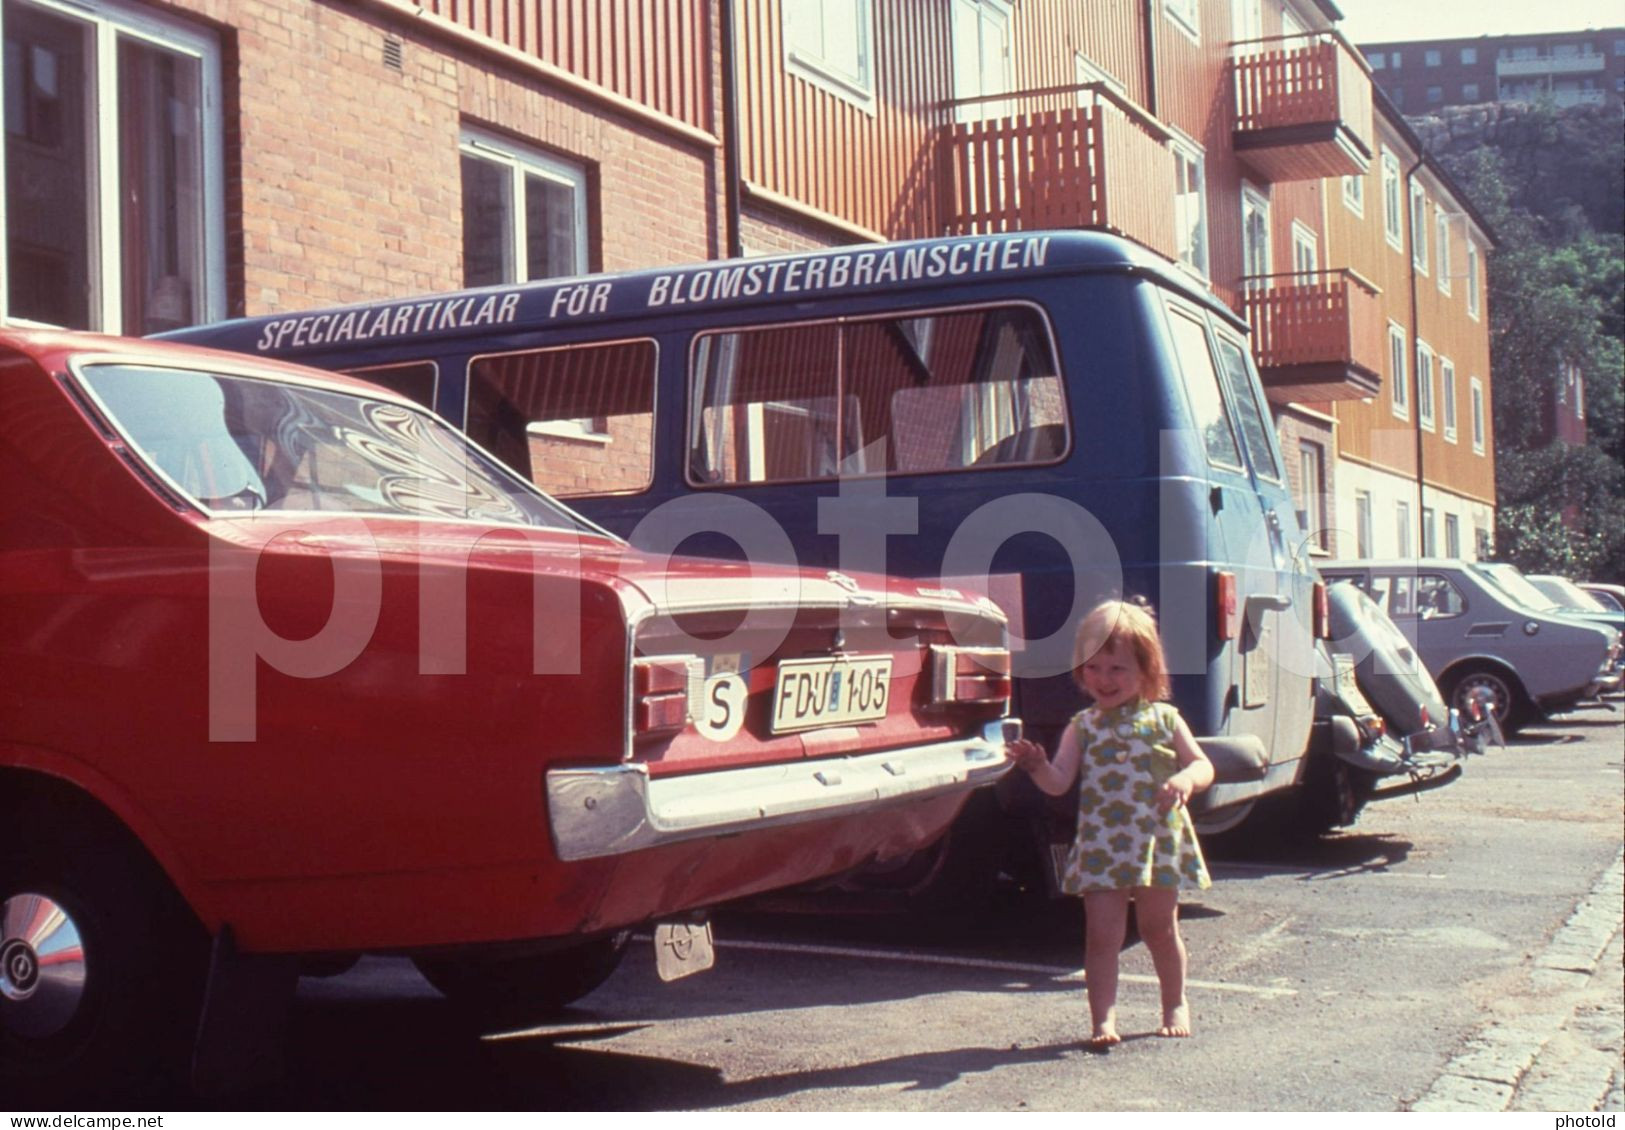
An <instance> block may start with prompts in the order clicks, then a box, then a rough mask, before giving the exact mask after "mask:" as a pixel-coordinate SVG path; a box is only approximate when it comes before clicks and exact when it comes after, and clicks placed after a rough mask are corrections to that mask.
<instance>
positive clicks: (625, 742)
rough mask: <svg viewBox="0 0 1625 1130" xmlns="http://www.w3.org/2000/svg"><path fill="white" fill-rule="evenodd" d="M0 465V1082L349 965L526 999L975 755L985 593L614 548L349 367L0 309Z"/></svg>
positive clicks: (923, 809)
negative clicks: (413, 973)
mask: <svg viewBox="0 0 1625 1130" xmlns="http://www.w3.org/2000/svg"><path fill="white" fill-rule="evenodd" d="M0 484H3V487H4V489H3V490H0V687H3V688H4V689H3V691H0V694H3V698H0V703H3V713H0V1043H3V1046H0V1053H3V1054H0V1063H3V1065H4V1066H3V1067H0V1073H3V1074H5V1075H6V1076H7V1077H8V1078H16V1077H22V1078H52V1077H57V1078H61V1079H71V1080H75V1081H77V1082H78V1083H83V1082H84V1081H86V1080H93V1079H98V1078H105V1079H113V1078H120V1077H125V1076H129V1075H131V1074H144V1073H145V1074H150V1071H151V1068H152V1067H153V1064H154V1061H155V1060H160V1059H162V1058H163V1057H164V1056H165V1055H166V1054H168V1053H171V1052H173V1051H174V1050H175V1049H176V1048H178V1047H184V1046H186V1045H187V1042H188V1041H193V1040H194V1039H196V1038H197V1037H196V1033H197V1032H198V1031H199V1026H200V1025H201V1030H202V1031H203V1032H204V1034H205V1037H209V1036H210V1034H211V1033H213V1034H216V1035H218V1034H219V1033H220V1032H222V1031H227V1030H229V1029H230V1028H231V1026H232V1025H233V1023H234V1022H238V1023H242V1022H243V1014H244V1013H245V1012H247V1013H248V1014H249V1015H248V1020H247V1021H246V1023H247V1025H248V1026H250V1027H251V1026H252V1025H253V1024H254V1023H257V1022H258V1021H256V1020H255V1018H254V1014H255V1013H256V1011H257V1010H259V1009H261V1008H263V1010H264V1011H265V1013H266V1016H267V1017H269V1015H270V1014H271V1012H273V1011H274V1010H275V1009H276V1008H278V1007H281V1006H282V1005H283V1004H285V1001H286V994H287V993H288V992H291V986H292V976H293V974H292V973H290V972H289V971H290V970H294V971H296V970H297V969H298V968H299V967H300V965H299V962H303V963H305V967H307V968H309V967H312V966H313V965H314V964H316V963H323V964H327V965H329V966H331V965H332V964H334V963H337V962H342V961H344V960H347V959H348V958H350V957H351V956H353V955H357V954H360V953H365V952H378V951H388V952H392V953H404V954H409V955H411V956H413V957H414V958H416V959H417V962H418V965H419V967H420V968H421V969H423V970H424V971H425V973H426V974H427V975H428V976H429V978H430V980H431V981H432V982H433V983H434V984H435V985H437V986H438V987H440V988H441V989H442V991H444V992H446V993H447V995H448V996H452V997H454V998H460V999H463V1000H466V1001H471V1002H474V1003H477V1004H478V1003H483V1004H487V1005H489V1004H492V1003H495V1002H502V1003H506V1004H509V1005H512V1004H516V1003H517V1004H522V1005H524V1006H527V1007H530V1008H536V1009H540V1008H544V1007H556V1006H558V1005H561V1004H563V1003H566V1002H568V1001H569V1000H571V999H574V998H575V997H578V996H580V995H582V994H583V993H585V992H587V991H589V990H591V989H592V988H593V987H594V986H596V985H597V984H599V983H600V982H601V981H602V980H603V979H604V978H605V977H607V976H608V975H609V973H610V972H611V971H612V970H613V969H614V967H615V964H616V961H617V960H618V959H619V956H620V953H621V950H622V947H623V946H624V945H625V940H626V937H627V933H626V932H627V929H628V928H629V927H631V926H634V925H636V924H639V923H649V922H656V923H658V922H662V921H665V920H675V921H679V922H685V923H687V922H695V921H698V920H699V915H698V914H696V912H703V910H704V908H707V907H712V906H715V905H716V904H718V903H721V902H724V901H726V900H729V899H736V898H739V897H740V896H743V895H750V894H753V893H755V892H760V891H765V890H769V889H773V888H779V887H784V886H788V885H791V884H798V883H803V882H806V881H809V880H814V879H818V878H821V877H824V876H829V875H832V874H835V873H840V872H844V871H847V870H850V869H854V868H858V867H860V866H862V865H864V864H866V863H868V862H870V861H873V860H876V859H880V858H887V857H891V856H896V855H900V854H904V853H908V852H910V851H913V850H915V849H917V848H919V847H921V846H922V845H924V844H926V843H928V842H930V841H931V840H932V839H933V838H934V837H935V836H937V835H938V833H940V832H941V831H942V830H943V829H944V828H945V827H946V826H947V825H948V823H949V822H950V821H951V820H952V819H953V817H954V815H955V814H956V813H957V811H958V810H959V808H960V806H961V804H962V803H963V802H964V800H965V798H966V796H967V795H968V792H969V790H971V789H972V788H973V787H975V786H977V785H980V784H983V783H986V782H988V781H991V780H993V779H994V778H996V777H998V776H999V775H1000V774H1001V773H1003V772H1004V771H1005V770H1006V769H1007V768H1008V762H1007V761H1006V760H1005V756H1004V743H1003V740H1002V736H1001V734H1002V726H1001V721H1000V720H1001V718H1002V717H1003V716H1004V715H1005V714H1006V712H1007V707H1008V697H1009V687H1010V683H1009V675H1008V671H1009V657H1008V653H1007V651H1006V644H1005V624H1004V620H1003V617H1002V616H1001V615H1000V613H999V612H998V610H997V608H996V607H995V606H994V605H993V604H992V603H991V602H990V601H987V600H985V599H982V598H971V597H966V596H963V595H961V594H960V593H959V592H957V591H955V590H948V589H941V588H932V587H928V586H923V585H921V584H919V583H916V582H890V583H888V582H885V581H884V580H877V579H874V578H856V579H854V578H850V577H847V576H845V575H843V574H839V573H824V572H822V571H819V572H816V573H815V572H810V571H797V570H793V569H786V568H782V567H765V568H764V567H751V566H749V565H746V564H742V563H737V562H735V563H725V562H715V561H706V560H696V559H685V558H681V557H669V556H663V555H659V554H650V553H645V552H639V551H636V550H633V549H631V548H629V547H628V545H627V544H626V543H624V542H622V541H620V540H619V539H617V538H615V537H612V536H610V535H608V534H606V533H604V532H603V531H601V530H599V529H597V528H596V527H594V526H592V525H591V524H590V523H588V522H586V521H585V520H584V519H582V518H580V517H578V516H576V515H575V514H574V513H572V512H571V511H569V510H567V509H566V508H564V507H562V506H560V505H559V504H557V503H556V502H554V501H552V500H551V499H549V498H548V497H546V496H545V495H542V494H539V493H538V492H537V491H536V490H534V489H533V488H532V487H531V486H529V484H527V483H525V482H524V481H522V480H520V479H519V478H517V477H515V476H514V475H513V474H512V473H511V472H509V471H508V470H507V469H506V468H505V467H504V466H503V465H502V464H500V463H499V462H497V461H496V460H495V459H493V458H491V457H489V456H488V455H486V454H485V453H484V452H482V451H480V450H478V449H477V448H474V447H472V446H471V445H470V444H469V443H468V441H467V440H466V439H465V438H464V437H463V436H462V435H461V433H459V432H457V431H455V430H454V429H452V428H450V427H449V426H447V425H446V424H445V423H444V422H443V421H441V420H439V419H438V418H436V417H434V416H431V415H429V414H428V413H426V412H424V411H422V410H421V409H420V408H418V407H417V406H416V405H414V404H413V403H412V402H410V401H408V400H406V399H404V398H402V397H400V396H397V395H395V394H393V393H390V392H387V391H385V390H383V389H380V388H377V387H374V386H372V385H369V384H366V383H363V382H360V381H355V380H349V379H345V378H343V377H335V376H331V375H327V374H321V373H317V372H314V371H311V370H307V369H303V368H298V367H295V366H288V365H279V364H272V363H265V362H258V361H253V360H250V359H246V358H242V357H239V356H236V355H232V354H225V353H216V352H213V351H208V350H202V349H196V348H191V347H185V346H175V345H164V344H160V343H154V342H150V341H134V340H123V339H116V338H107V337H100V336H97V335H91V334H76V333H70V332H0ZM675 517H676V518H678V519H682V518H683V517H684V516H683V515H676V516H675ZM674 544H675V543H674ZM293 958H298V959H299V961H298V962H295V961H293V960H292V959H293ZM205 983H207V991H205ZM255 1001H262V1002H266V1003H265V1004H263V1006H261V1005H256V1006H254V1007H250V1008H246V1009H245V1002H255ZM266 1023H267V1024H268V1023H269V1022H268V1021H266ZM230 1043H231V1041H230V1040H225V1041H223V1042H222V1041H220V1040H213V1041H210V1042H199V1043H198V1047H199V1049H200V1050H201V1051H204V1052H206V1053H208V1054H205V1055H204V1056H203V1057H201V1058H200V1062H202V1060H203V1059H207V1058H209V1055H210V1054H217V1053H212V1052H210V1051H209V1049H211V1048H215V1047H223V1046H229V1044H230Z"/></svg>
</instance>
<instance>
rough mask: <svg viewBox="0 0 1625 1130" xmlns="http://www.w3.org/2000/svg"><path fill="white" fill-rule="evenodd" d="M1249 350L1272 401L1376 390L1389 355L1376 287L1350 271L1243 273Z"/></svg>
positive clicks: (1373, 392) (1313, 400) (1352, 396)
mask: <svg viewBox="0 0 1625 1130" xmlns="http://www.w3.org/2000/svg"><path fill="white" fill-rule="evenodd" d="M1242 282H1243V285H1244V287H1245V288H1246V289H1245V292H1244V293H1243V295H1242V312H1243V314H1245V316H1246V318H1247V321H1248V322H1249V323H1250V324H1251V325H1252V327H1253V357H1254V359H1255V360H1256V361H1257V362H1258V373H1259V376H1260V377H1261V378H1263V382H1264V392H1265V395H1267V396H1268V397H1269V399H1270V400H1271V401H1272V402H1273V403H1277V404H1285V403H1288V402H1289V401H1294V400H1295V401H1300V402H1307V403H1318V402H1321V401H1327V400H1352V399H1355V398H1361V397H1367V396H1375V395H1377V393H1378V392H1380V391H1381V389H1382V367H1383V364H1384V361H1385V360H1386V356H1387V353H1386V340H1385V338H1384V333H1383V314H1382V306H1381V303H1380V302H1379V301H1378V291H1377V288H1376V287H1374V286H1372V285H1371V284H1370V283H1368V282H1367V281H1365V280H1364V279H1362V278H1361V277H1360V276H1359V275H1357V274H1355V273H1354V272H1353V271H1350V270H1346V269H1344V270H1336V271H1315V272H1311V273H1299V274H1288V275H1254V276H1250V277H1248V278H1246V279H1244V280H1242Z"/></svg>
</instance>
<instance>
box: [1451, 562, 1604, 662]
mask: <svg viewBox="0 0 1625 1130" xmlns="http://www.w3.org/2000/svg"><path fill="white" fill-rule="evenodd" d="M1481 565H1482V567H1483V569H1484V571H1485V572H1486V573H1488V574H1489V575H1490V578H1491V579H1492V580H1493V581H1495V583H1496V584H1498V585H1500V586H1501V587H1502V588H1503V589H1505V590H1506V592H1507V593H1508V594H1509V595H1511V596H1512V598H1513V599H1514V600H1518V601H1521V602H1523V603H1524V604H1526V605H1527V606H1528V607H1530V608H1538V609H1540V610H1541V611H1544V612H1552V613H1555V614H1557V615H1559V616H1567V617H1570V618H1571V619H1575V620H1579V621H1581V622H1582V623H1587V624H1599V625H1603V626H1606V627H1608V628H1610V629H1612V630H1613V631H1615V632H1625V613H1618V614H1616V613H1611V612H1609V611H1608V610H1607V609H1606V608H1602V607H1599V606H1598V604H1597V602H1596V601H1594V600H1592V599H1591V598H1589V597H1587V596H1586V595H1585V593H1584V592H1582V591H1580V590H1579V589H1578V588H1576V587H1575V586H1574V584H1573V583H1572V582H1570V581H1569V580H1567V579H1566V578H1564V577H1555V576H1550V575H1543V576H1542V577H1541V578H1540V580H1538V581H1537V580H1536V579H1535V578H1534V577H1531V576H1529V575H1528V574H1526V573H1525V572H1524V571H1523V570H1521V569H1519V568H1518V567H1517V566H1516V565H1514V564H1512V563H1511V562H1510V561H1485V562H1481ZM1622 662H1625V656H1616V657H1615V660H1614V666H1613V669H1612V671H1610V672H1609V676H1608V678H1606V679H1605V680H1604V681H1603V685H1602V687H1601V688H1600V691H1599V693H1609V692H1612V691H1617V690H1619V687H1620V682H1621V680H1622V679H1625V668H1622V667H1621V663H1622Z"/></svg>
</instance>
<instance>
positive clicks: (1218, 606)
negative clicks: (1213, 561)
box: [1213, 570, 1241, 640]
mask: <svg viewBox="0 0 1625 1130" xmlns="http://www.w3.org/2000/svg"><path fill="white" fill-rule="evenodd" d="M1213 611H1214V615H1215V616H1216V617H1217V618H1218V619H1217V624H1216V627H1217V630H1218V633H1219V638H1220V639H1221V640H1233V639H1235V638H1236V636H1237V635H1239V634H1240V630H1241V625H1240V623H1239V620H1240V611H1241V601H1240V599H1239V598H1238V597H1237V595H1236V575H1235V574H1234V573H1227V572H1224V571H1223V570H1221V571H1219V572H1218V573H1215V574H1214V575H1213Z"/></svg>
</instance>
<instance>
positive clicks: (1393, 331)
mask: <svg viewBox="0 0 1625 1130" xmlns="http://www.w3.org/2000/svg"><path fill="white" fill-rule="evenodd" d="M1409 369H1410V345H1409V343H1408V342H1407V341H1406V334H1405V327H1404V326H1402V325H1400V324H1399V323H1398V322H1389V323H1388V377H1389V390H1388V407H1389V410H1390V411H1392V412H1393V414H1394V416H1395V417H1396V418H1397V419H1400V420H1409V419H1410V418H1411V387H1410V373H1409Z"/></svg>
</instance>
